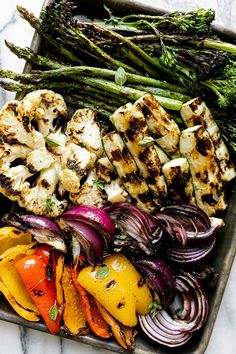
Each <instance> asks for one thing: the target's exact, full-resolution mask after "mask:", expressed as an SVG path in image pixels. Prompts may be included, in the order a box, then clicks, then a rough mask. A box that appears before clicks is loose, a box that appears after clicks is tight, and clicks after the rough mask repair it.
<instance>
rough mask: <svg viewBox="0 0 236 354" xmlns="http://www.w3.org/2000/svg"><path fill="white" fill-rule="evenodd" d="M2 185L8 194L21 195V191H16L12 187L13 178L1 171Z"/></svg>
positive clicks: (0, 181) (0, 182) (0, 180)
mask: <svg viewBox="0 0 236 354" xmlns="http://www.w3.org/2000/svg"><path fill="white" fill-rule="evenodd" d="M0 185H1V187H2V188H4V189H5V191H6V192H7V194H10V195H15V196H16V195H20V192H19V191H16V190H14V189H13V188H12V186H11V179H10V178H9V177H7V176H5V175H4V174H2V173H0Z"/></svg>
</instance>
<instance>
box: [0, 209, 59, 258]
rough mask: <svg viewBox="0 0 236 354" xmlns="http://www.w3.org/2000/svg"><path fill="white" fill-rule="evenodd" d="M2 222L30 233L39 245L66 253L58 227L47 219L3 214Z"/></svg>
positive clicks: (29, 215)
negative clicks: (45, 245)
mask: <svg viewBox="0 0 236 354" xmlns="http://www.w3.org/2000/svg"><path fill="white" fill-rule="evenodd" d="M2 221H3V222H4V223H5V224H7V225H11V226H15V227H16V228H18V229H20V230H23V231H28V232H30V233H31V234H32V235H33V236H34V238H35V240H37V241H38V242H39V243H43V244H47V245H49V246H52V247H53V248H54V249H57V250H59V251H62V252H66V244H65V241H64V239H63V236H62V232H61V230H60V228H59V227H58V225H57V224H56V223H55V222H54V221H52V220H51V219H49V218H46V217H43V216H37V215H32V214H10V213H9V214H5V215H4V216H3V218H2Z"/></svg>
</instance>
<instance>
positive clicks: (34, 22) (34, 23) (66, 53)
mask: <svg viewBox="0 0 236 354" xmlns="http://www.w3.org/2000/svg"><path fill="white" fill-rule="evenodd" d="M17 11H18V12H19V14H20V15H21V17H22V18H23V19H24V20H26V21H27V22H28V23H29V24H30V25H31V27H33V28H34V29H35V30H36V31H37V32H38V33H39V34H40V35H41V36H43V37H44V38H45V39H46V41H47V42H48V43H49V44H50V46H52V47H53V48H54V49H55V50H56V51H57V52H58V53H60V54H61V55H62V56H63V57H65V58H67V59H68V60H69V61H70V62H72V63H75V64H78V65H83V64H84V62H83V61H82V60H80V59H79V58H78V56H77V55H75V54H74V53H73V52H72V51H70V50H68V49H67V48H65V47H64V46H63V45H61V44H60V42H59V41H57V40H56V39H54V38H52V36H50V35H49V34H48V33H46V32H44V31H42V30H41V23H40V21H39V20H38V19H37V18H36V17H35V16H34V15H33V14H32V13H30V12H29V11H27V9H25V8H24V7H22V6H19V5H18V6H17Z"/></svg>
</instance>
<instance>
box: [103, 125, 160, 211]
mask: <svg viewBox="0 0 236 354" xmlns="http://www.w3.org/2000/svg"><path fill="white" fill-rule="evenodd" d="M103 147H104V150H105V153H106V155H107V157H108V159H109V160H110V162H111V163H112V165H113V166H114V168H115V170H116V172H117V174H118V176H119V177H120V179H121V181H122V183H123V185H124V186H125V189H126V190H127V192H128V193H129V195H130V196H131V197H132V198H133V199H134V200H135V201H136V205H137V206H138V207H140V208H141V209H144V210H147V211H152V210H153V209H154V204H153V202H152V199H153V196H152V195H151V191H150V189H149V187H148V185H147V183H146V182H145V180H144V178H143V176H142V175H141V173H140V172H139V170H138V167H137V165H136V163H135V161H134V159H133V157H132V155H131V154H130V152H129V150H128V149H127V147H126V146H125V144H124V142H123V140H122V138H121V136H120V135H119V134H118V133H117V132H114V131H113V132H110V133H108V134H107V135H105V136H104V137H103Z"/></svg>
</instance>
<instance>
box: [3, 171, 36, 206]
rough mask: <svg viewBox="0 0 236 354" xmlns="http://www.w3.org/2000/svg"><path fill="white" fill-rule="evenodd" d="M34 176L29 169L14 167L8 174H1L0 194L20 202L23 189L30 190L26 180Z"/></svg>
mask: <svg viewBox="0 0 236 354" xmlns="http://www.w3.org/2000/svg"><path fill="white" fill-rule="evenodd" d="M30 176H32V174H31V173H30V172H29V170H28V168H27V167H25V166H22V165H19V166H15V167H12V168H10V169H9V170H8V172H6V173H5V174H4V173H2V172H1V173H0V192H1V193H2V194H3V195H5V196H6V197H8V198H9V199H11V200H13V201H16V200H17V201H18V200H19V197H20V195H21V192H22V189H24V188H28V182H26V181H25V180H26V179H27V178H28V177H30Z"/></svg>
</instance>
